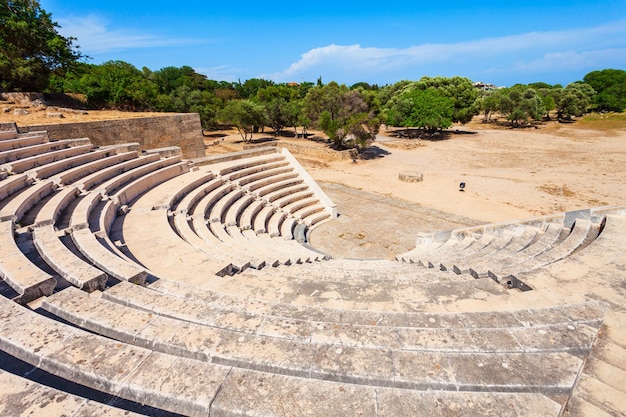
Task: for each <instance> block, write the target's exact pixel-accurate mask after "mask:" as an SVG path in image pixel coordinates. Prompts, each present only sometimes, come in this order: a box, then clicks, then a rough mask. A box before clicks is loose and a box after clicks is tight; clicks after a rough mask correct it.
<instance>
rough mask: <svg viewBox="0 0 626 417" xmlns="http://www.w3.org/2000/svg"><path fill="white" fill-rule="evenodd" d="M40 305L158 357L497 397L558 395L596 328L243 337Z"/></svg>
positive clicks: (84, 306)
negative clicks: (431, 370)
mask: <svg viewBox="0 0 626 417" xmlns="http://www.w3.org/2000/svg"><path fill="white" fill-rule="evenodd" d="M42 307H43V308H44V309H46V310H48V311H49V312H51V313H53V314H54V315H56V316H58V317H60V318H62V319H64V320H66V321H69V322H71V323H73V324H75V325H78V326H81V327H83V328H85V329H86V330H89V331H93V332H96V333H98V334H101V335H103V336H106V337H110V338H112V339H116V340H119V341H121V342H124V343H128V344H134V345H136V346H139V347H144V348H151V349H153V350H155V351H158V352H161V353H167V354H174V355H177V356H180V357H184V358H189V359H197V360H202V361H206V362H212V363H219V364H226V365H230V366H234V367H236V368H242V369H251V370H258V371H263V372H269V373H276V374H282V375H288V376H299V377H301V378H310V379H320V380H333V381H336V382H350V383H354V384H365V385H375V386H383V387H396V388H404V389H413V390H425V389H441V390H448V391H457V390H459V391H467V390H472V389H473V388H474V387H475V386H476V385H477V384H478V383H482V384H484V385H486V386H489V387H491V388H493V389H496V390H502V391H518V392H525V391H529V390H534V391H539V392H550V391H551V392H553V393H560V394H566V393H568V392H569V391H570V390H571V388H572V387H573V385H574V381H575V379H576V376H577V374H578V372H579V371H580V368H581V366H582V360H581V359H579V358H577V357H575V356H573V355H571V354H572V353H574V354H582V355H586V354H587V353H588V351H589V349H590V348H591V345H592V342H593V340H594V339H595V335H596V333H597V331H598V327H595V328H594V327H592V326H589V325H588V324H584V323H576V324H575V325H573V324H568V325H560V326H552V325H546V326H539V327H534V328H526V327H518V328H510V329H502V328H490V329H480V328H474V329H467V330H466V331H465V332H463V331H459V332H455V334H456V335H457V337H456V338H454V339H453V338H451V337H450V336H451V335H452V334H453V333H452V332H450V331H449V329H445V328H429V329H422V328H412V329H405V328H395V327H390V328H389V327H383V326H370V327H369V328H368V329H367V332H362V331H361V332H360V331H359V330H362V329H355V328H354V326H339V328H336V327H335V326H334V325H333V323H306V322H300V323H294V322H292V323H291V324H290V326H288V327H283V328H281V326H287V323H286V322H284V321H283V320H281V319H280V318H278V319H274V320H273V321H270V322H268V323H265V322H263V323H262V324H260V326H259V328H257V329H256V331H249V332H246V333H242V332H241V331H240V329H238V330H228V329H223V328H217V327H213V326H212V325H209V326H207V325H204V324H200V323H190V322H185V321H180V320H178V319H174V318H169V317H163V316H155V315H154V314H153V313H152V312H147V311H142V310H136V309H134V308H132V307H130V306H122V305H119V304H115V303H113V302H111V301H108V300H104V299H99V298H97V297H90V296H88V295H86V294H85V293H83V292H81V291H79V290H76V289H73V288H71V287H70V288H68V289H66V290H63V291H61V292H59V293H57V294H55V295H53V296H52V297H49V298H48V299H46V300H45V301H44V303H43V305H42ZM139 323H141V324H142V325H141V328H138V327H137V325H138V324H139ZM568 326H569V328H568ZM572 327H574V328H575V330H571V328H572ZM182 328H184V329H185V331H184V332H185V333H186V334H189V335H193V337H192V338H189V337H184V336H181V337H178V338H172V337H171V334H169V333H168V329H169V331H170V332H171V331H176V332H180V330H181V329H182ZM250 330H252V329H250ZM268 333H269V334H268ZM242 334H245V336H243V337H242ZM344 334H345V336H344ZM346 336H347V337H346ZM350 336H352V339H351V340H350ZM448 338H450V341H447V339H448ZM444 340H446V342H444ZM381 349H385V354H384V356H381V354H380V350H381ZM476 362H480V363H482V365H483V366H478V367H477V366H476ZM432 363H438V364H439V366H440V368H438V370H437V372H436V375H435V376H433V375H432V374H427V373H422V372H417V371H418V370H419V369H422V367H424V366H427V367H428V366H429V365H427V364H432ZM502 363H507V365H508V366H507V367H506V368H505V370H502V371H500V372H497V373H496V372H494V369H497V368H498V367H502V366H501V364H502ZM545 366H549V368H550V370H551V372H548V373H546V374H544V375H538V374H537V373H536V370H538V369H543V367H545ZM451 375H454V378H451Z"/></svg>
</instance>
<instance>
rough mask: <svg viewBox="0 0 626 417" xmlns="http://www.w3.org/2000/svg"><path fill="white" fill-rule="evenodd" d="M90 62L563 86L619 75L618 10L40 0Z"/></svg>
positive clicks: (287, 75)
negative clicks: (610, 71) (594, 75)
mask: <svg viewBox="0 0 626 417" xmlns="http://www.w3.org/2000/svg"><path fill="white" fill-rule="evenodd" d="M40 4H41V6H42V7H43V8H44V9H45V10H46V11H47V12H49V13H52V18H53V20H55V21H57V22H58V23H59V24H60V25H61V26H62V28H61V29H60V32H61V33H62V34H63V35H65V36H73V37H76V38H78V40H77V43H78V44H79V45H80V46H81V51H82V52H83V53H84V54H86V55H89V56H90V57H91V58H92V59H91V60H90V61H88V62H91V63H95V64H100V63H102V62H105V61H108V60H123V61H127V62H130V63H131V64H133V65H135V66H136V67H137V68H142V67H148V68H150V69H151V70H158V69H160V68H163V67H166V66H176V67H180V66H183V65H188V66H190V67H193V68H194V69H195V70H196V71H197V72H200V73H202V74H205V75H206V76H208V77H209V78H210V79H214V80H220V81H237V80H238V79H241V80H242V81H244V80H247V79H250V78H265V79H271V80H273V81H276V82H290V81H296V82H300V81H313V82H315V81H316V80H317V79H318V78H319V77H321V78H322V80H323V81H324V82H329V81H331V80H334V81H337V82H339V83H344V84H347V85H351V84H353V83H356V82H359V81H365V82H368V83H370V84H379V85H385V84H392V83H394V82H397V81H400V80H417V79H419V78H421V77H422V76H425V75H427V76H438V75H440V76H446V77H449V76H455V75H459V76H463V77H468V78H470V79H472V80H474V81H484V82H490V83H494V84H497V85H505V86H508V85H512V84H515V83H518V82H520V83H529V82H535V81H544V82H548V83H551V84H555V83H560V84H564V85H565V84H567V83H569V82H572V81H576V80H580V79H582V77H583V76H584V75H585V74H586V73H588V72H590V71H593V70H596V69H604V68H618V69H626V1H624V0H618V1H614V0H608V1H590V0H587V1H575V0H570V1H561V0H550V1H546V0H543V1H532V0H530V1H525V2H514V1H511V2H506V1H502V0H500V1H490V0H486V1H477V2H456V1H453V2H445V1H430V2H420V1H396V2H393V3H389V4H388V5H389V7H387V3H385V2H376V3H366V2H363V1H360V2H352V1H343V2H341V1H327V0H318V1H306V2H304V1H301V2H259V1H254V2H247V1H220V2H217V3H215V2H210V1H197V0H187V1H179V2H172V1H168V2H165V1H158V0H152V1H144V0H138V1H132V0H126V1H120V0H106V1H102V2H90V1H85V0H82V1H77V0H40Z"/></svg>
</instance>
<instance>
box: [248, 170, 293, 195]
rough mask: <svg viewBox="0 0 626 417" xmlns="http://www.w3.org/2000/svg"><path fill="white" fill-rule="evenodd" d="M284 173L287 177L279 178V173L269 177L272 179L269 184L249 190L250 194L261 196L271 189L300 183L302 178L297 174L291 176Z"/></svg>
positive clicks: (274, 189)
mask: <svg viewBox="0 0 626 417" xmlns="http://www.w3.org/2000/svg"><path fill="white" fill-rule="evenodd" d="M284 175H288V176H289V178H287V179H282V178H280V177H281V175H277V176H276V177H273V178H271V180H272V181H271V182H270V183H269V184H267V185H264V186H263V187H260V188H257V189H255V190H254V191H251V192H252V194H254V195H255V196H256V197H257V198H263V197H264V196H265V195H266V194H268V193H271V192H272V191H276V190H280V189H283V188H285V187H289V186H291V185H295V184H300V183H302V179H301V178H300V177H298V176H293V174H284Z"/></svg>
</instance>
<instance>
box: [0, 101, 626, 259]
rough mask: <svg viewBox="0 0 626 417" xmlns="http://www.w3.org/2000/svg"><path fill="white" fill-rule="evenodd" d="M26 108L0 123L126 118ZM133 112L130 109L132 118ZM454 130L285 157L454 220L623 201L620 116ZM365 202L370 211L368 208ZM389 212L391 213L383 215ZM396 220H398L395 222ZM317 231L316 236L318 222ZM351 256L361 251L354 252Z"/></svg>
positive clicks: (624, 151) (355, 207) (216, 137)
mask: <svg viewBox="0 0 626 417" xmlns="http://www.w3.org/2000/svg"><path fill="white" fill-rule="evenodd" d="M35 113H36V112H33V113H32V114H31V115H28V116H17V115H13V113H12V112H11V113H0V121H16V122H17V123H18V125H27V124H39V123H51V122H53V123H58V122H66V121H68V122H69V121H80V120H96V119H109V118H118V117H128V114H125V113H120V112H91V111H90V112H89V114H88V115H83V116H81V115H75V114H68V116H67V117H66V118H64V119H59V120H55V121H52V120H50V119H49V118H47V119H46V117H45V113H41V114H40V115H39V116H40V117H39V119H37V118H36V114H35ZM141 115H142V114H137V113H134V114H132V116H134V117H136V116H141ZM143 115H145V114H143ZM454 129H458V130H459V131H460V132H463V133H464V134H463V133H456V134H452V135H450V137H449V139H447V140H440V141H426V140H416V139H412V140H407V139H397V138H395V137H393V136H391V134H392V132H391V131H386V130H385V129H381V133H380V134H379V137H378V140H377V142H376V143H375V145H374V146H375V148H374V149H375V150H376V154H377V157H375V158H373V159H369V160H359V161H358V162H356V163H353V162H352V161H351V160H347V161H330V160H324V159H323V158H312V157H301V156H299V155H295V156H296V157H297V158H298V159H299V160H300V161H301V163H302V164H303V165H304V166H305V168H306V169H307V170H308V172H309V173H310V174H311V176H312V177H313V178H314V179H315V180H317V181H319V182H320V183H321V184H322V185H324V184H326V185H327V188H328V190H329V194H331V197H333V196H336V197H337V198H339V199H343V197H342V196H347V194H346V193H341V192H340V190H339V191H337V187H334V188H333V187H330V186H329V184H337V185H341V186H343V187H346V186H347V188H346V189H356V190H361V191H365V192H369V193H371V194H370V195H371V196H375V198H374V199H372V200H371V202H372V204H374V203H373V201H374V200H376V199H377V200H378V201H379V202H380V198H379V197H382V200H383V201H384V199H385V198H388V200H389V202H392V201H404V202H407V203H414V204H415V205H416V207H417V206H419V207H421V208H423V209H424V210H432V212H431V213H436V212H443V216H444V217H445V213H451V214H453V215H456V217H455V218H459V219H471V220H474V221H476V222H481V223H485V222H499V221H511V220H515V219H521V218H527V217H533V216H539V215H544V214H550V213H558V212H563V211H569V210H576V209H584V208H589V207H597V206H604V205H623V204H626V122H622V123H618V124H615V125H610V126H607V125H606V124H602V123H595V124H594V123H574V124H558V123H550V124H547V125H543V126H540V127H539V128H538V129H509V128H493V127H490V126H487V125H483V124H481V123H480V121H479V120H478V119H477V120H476V121H474V122H472V123H470V124H469V125H468V126H463V127H461V126H459V127H455V128H454ZM270 138H271V135H268V134H259V135H256V136H255V140H256V141H261V140H264V139H270ZM278 141H279V143H280V142H281V141H296V142H298V143H299V144H304V145H307V146H318V147H324V146H325V145H324V144H323V143H319V142H315V141H311V140H303V139H293V138H291V139H290V138H283V137H281V138H280V139H279V140H278ZM205 143H206V144H213V143H217V145H214V146H208V147H207V153H219V152H228V151H235V150H239V149H241V148H242V143H241V138H240V137H239V136H238V135H237V134H236V132H235V131H224V132H212V133H211V134H210V136H207V137H205ZM403 171H418V172H420V173H422V174H423V176H424V179H423V181H422V182H416V183H406V182H402V181H400V180H399V179H398V174H399V173H400V172H403ZM460 182H465V183H466V188H465V191H463V192H460V191H459V183H460ZM376 196H377V197H376ZM348 201H350V202H348ZM369 201H370V200H367V201H363V203H362V204H359V202H358V200H357V201H355V200H354V199H353V198H352V197H350V198H347V199H346V204H348V206H347V207H346V206H342V205H341V202H340V201H337V203H339V213H340V214H349V213H350V212H351V211H359V213H360V214H359V215H358V217H359V220H358V221H360V222H361V223H363V222H364V221H365V222H366V223H369V224H370V225H372V224H375V223H376V222H375V221H374V222H372V221H371V220H373V219H367V217H366V216H367V212H368V205H369V204H370V203H369ZM394 204H395V203H394ZM394 204H392V205H394ZM395 206H398V204H395ZM371 207H372V210H373V205H372V206H371ZM372 214H374V211H372ZM397 214H399V215H400V216H403V215H405V214H406V215H407V216H408V215H409V212H404V214H403V212H402V211H398V212H397ZM364 216H365V217H364ZM375 216H376V217H378V218H380V217H381V216H382V217H383V218H384V217H387V216H386V214H385V212H384V209H383V211H382V212H381V211H380V208H378V209H377V210H376V214H375ZM389 216H392V214H391V213H389ZM407 220H409V219H408V218H407ZM471 220H467V221H465V222H463V221H459V222H457V224H454V223H450V224H449V226H450V228H452V227H458V225H459V224H463V223H465V224H470V223H472V221H471ZM399 221H400V223H401V222H402V219H399ZM383 223H384V222H383ZM383 223H381V224H383ZM474 223H475V222H474ZM429 224H430V223H428V222H427V223H422V224H421V225H419V227H420V230H422V231H431V230H430V229H432V228H430V227H427V226H428V225H429ZM432 224H433V227H435V225H436V228H438V230H441V228H442V227H443V228H445V227H446V226H448V225H447V224H441V223H436V222H433V223H432ZM346 227H347V226H346ZM350 227H352V226H350ZM381 227H383V226H381ZM384 227H386V226H384ZM319 230H320V235H322V234H323V231H324V225H322V226H320V228H319ZM415 232H416V230H410V231H409V233H408V235H407V236H410V239H409V238H408V237H407V239H408V242H409V243H407V242H402V243H399V245H396V243H398V242H395V243H394V242H392V243H390V244H389V245H387V246H388V247H390V249H389V250H390V253H391V252H395V253H398V252H401V251H402V248H403V247H405V248H406V249H407V250H408V249H409V248H410V245H411V242H414V233H415ZM314 233H316V232H314ZM338 233H339V232H338ZM364 233H365V231H364V230H361V231H359V232H358V233H357V232H355V234H356V235H358V236H361V238H363V236H364ZM381 233H382V231H377V232H375V234H376V238H377V239H380V236H381ZM339 235H340V236H343V235H344V233H343V232H342V233H339ZM412 244H414V243H412ZM394 245H395V246H394ZM407 245H408V247H407ZM364 250H367V246H366V247H365V248H364ZM388 255H389V254H386V253H385V254H382V255H381V256H385V257H386V256H388ZM355 257H362V255H360V254H356V255H355Z"/></svg>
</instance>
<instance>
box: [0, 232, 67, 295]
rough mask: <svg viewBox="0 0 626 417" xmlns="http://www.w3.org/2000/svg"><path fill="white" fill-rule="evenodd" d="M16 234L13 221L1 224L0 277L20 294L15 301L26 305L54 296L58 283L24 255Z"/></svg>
mask: <svg viewBox="0 0 626 417" xmlns="http://www.w3.org/2000/svg"><path fill="white" fill-rule="evenodd" d="M14 233H15V226H14V223H13V221H12V220H8V221H1V222H0V242H1V245H0V247H2V257H1V258H0V276H1V277H2V278H3V279H4V280H5V282H6V283H7V284H9V285H10V286H11V288H13V289H14V290H15V291H16V292H17V293H18V294H19V296H18V298H17V299H16V300H15V301H17V302H19V303H21V304H26V303H29V302H31V301H33V300H35V299H37V298H39V297H42V296H45V295H50V294H52V292H53V291H54V288H55V287H56V284H57V282H56V280H55V279H54V277H53V276H51V275H49V274H47V273H45V272H44V271H42V270H41V269H39V268H38V267H37V266H35V265H34V264H33V263H32V262H31V261H30V260H29V259H28V258H27V257H26V256H25V255H24V253H22V251H21V250H20V249H19V248H18V246H17V244H16V243H15V239H14Z"/></svg>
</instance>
